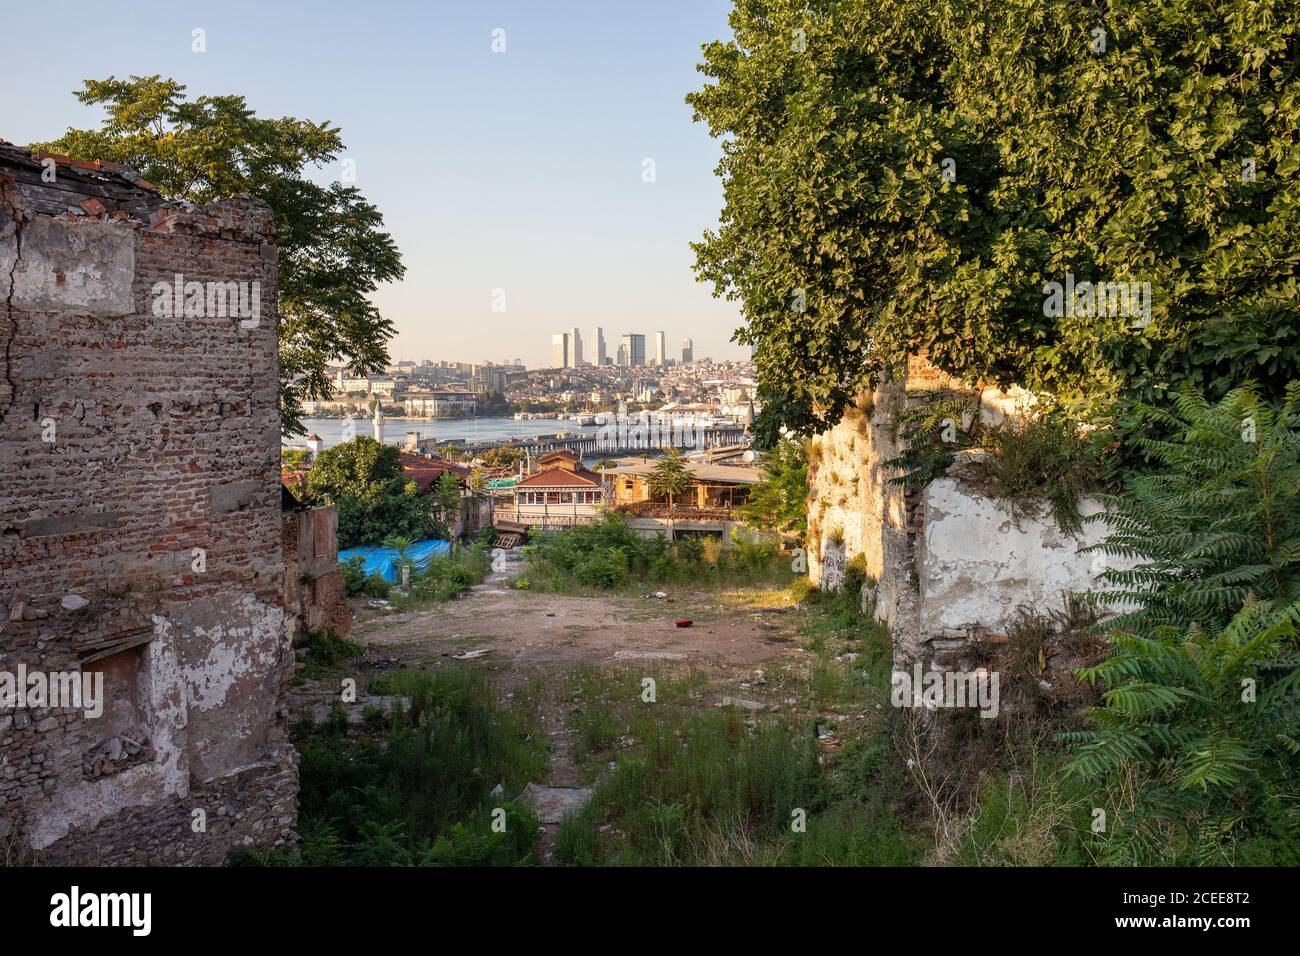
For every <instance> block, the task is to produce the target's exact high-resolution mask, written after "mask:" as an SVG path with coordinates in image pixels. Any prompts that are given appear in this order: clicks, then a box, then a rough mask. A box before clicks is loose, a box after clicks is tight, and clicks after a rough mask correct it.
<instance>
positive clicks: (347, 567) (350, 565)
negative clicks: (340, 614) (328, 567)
mask: <svg viewBox="0 0 1300 956" xmlns="http://www.w3.org/2000/svg"><path fill="white" fill-rule="evenodd" d="M365 568H366V559H365V558H363V557H361V555H359V554H358V555H356V556H355V557H351V558H348V559H347V560H346V561H340V562H339V570H340V571H341V572H342V573H343V591H344V593H345V594H347V596H348V597H351V596H352V595H354V594H360V593H361V592H362V591H363V590H364V589H365V586H366V570H365Z"/></svg>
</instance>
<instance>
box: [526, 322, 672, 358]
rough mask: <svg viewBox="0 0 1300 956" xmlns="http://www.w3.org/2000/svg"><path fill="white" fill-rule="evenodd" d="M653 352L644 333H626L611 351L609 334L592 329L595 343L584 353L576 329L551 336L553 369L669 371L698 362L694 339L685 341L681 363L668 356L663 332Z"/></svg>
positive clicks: (592, 338) (589, 345)
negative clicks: (607, 340) (591, 367)
mask: <svg viewBox="0 0 1300 956" xmlns="http://www.w3.org/2000/svg"><path fill="white" fill-rule="evenodd" d="M653 349H654V351H653V354H651V353H650V352H647V351H646V336H645V335H644V334H643V333H640V332H626V333H624V334H623V337H622V338H621V339H620V340H619V342H617V343H616V344H615V347H614V349H613V350H612V351H611V350H609V349H608V348H607V347H606V344H605V330H604V329H602V328H601V327H600V326H599V325H598V326H596V327H595V328H594V329H592V332H591V341H590V342H589V343H588V344H587V347H586V348H585V349H584V346H583V339H582V333H581V332H580V331H578V329H577V328H576V327H575V328H571V329H568V330H567V331H564V332H556V333H555V334H554V335H552V336H551V367H552V368H578V367H579V366H581V365H595V366H601V365H615V366H618V367H619V368H636V367H638V366H643V365H654V366H657V367H658V368H667V367H668V366H670V365H676V364H679V361H680V364H682V365H689V364H690V363H691V362H694V361H695V343H694V342H693V341H692V340H691V339H682V346H681V352H680V353H679V354H680V360H679V359H678V357H677V356H676V355H673V356H670V355H669V354H668V342H667V336H666V335H665V333H663V332H656V333H655V334H654V341H653Z"/></svg>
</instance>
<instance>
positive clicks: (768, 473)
mask: <svg viewBox="0 0 1300 956" xmlns="http://www.w3.org/2000/svg"><path fill="white" fill-rule="evenodd" d="M739 511H740V516H741V518H742V519H744V521H745V523H746V524H748V525H750V526H751V527H754V528H759V529H761V530H764V531H778V532H783V533H785V534H793V535H798V536H799V537H801V538H802V537H803V535H804V532H805V531H806V530H807V528H808V451H807V449H806V448H805V447H804V443H803V442H802V441H799V440H797V439H792V438H785V439H782V440H781V441H780V442H778V443H777V444H776V445H775V446H774V447H773V448H772V449H771V450H770V451H769V452H768V456H767V461H766V462H765V463H764V465H763V477H762V479H760V480H759V482H758V483H757V484H756V485H754V487H753V488H752V489H751V490H750V494H749V501H748V502H746V503H745V504H744V505H742V506H741V507H740V509H739Z"/></svg>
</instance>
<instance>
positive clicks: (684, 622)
mask: <svg viewBox="0 0 1300 956" xmlns="http://www.w3.org/2000/svg"><path fill="white" fill-rule="evenodd" d="M692 623H693V622H692V621H691V620H690V618H683V619H682V620H680V621H678V622H677V626H678V627H690V626H691V624H692Z"/></svg>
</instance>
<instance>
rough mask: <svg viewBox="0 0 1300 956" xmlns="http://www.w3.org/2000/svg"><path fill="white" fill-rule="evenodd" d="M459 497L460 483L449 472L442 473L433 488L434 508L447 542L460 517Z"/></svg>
mask: <svg viewBox="0 0 1300 956" xmlns="http://www.w3.org/2000/svg"><path fill="white" fill-rule="evenodd" d="M460 497H461V496H460V481H459V480H458V479H457V478H456V476H455V475H454V474H452V473H451V472H450V471H444V472H443V473H442V474H441V475H439V476H438V483H437V484H436V485H435V486H434V508H435V509H436V510H437V513H438V521H439V523H440V524H441V525H442V529H441V530H442V532H443V537H446V538H447V539H448V540H450V539H451V534H452V531H453V530H454V528H455V526H456V519H457V518H458V517H459V516H460Z"/></svg>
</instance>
